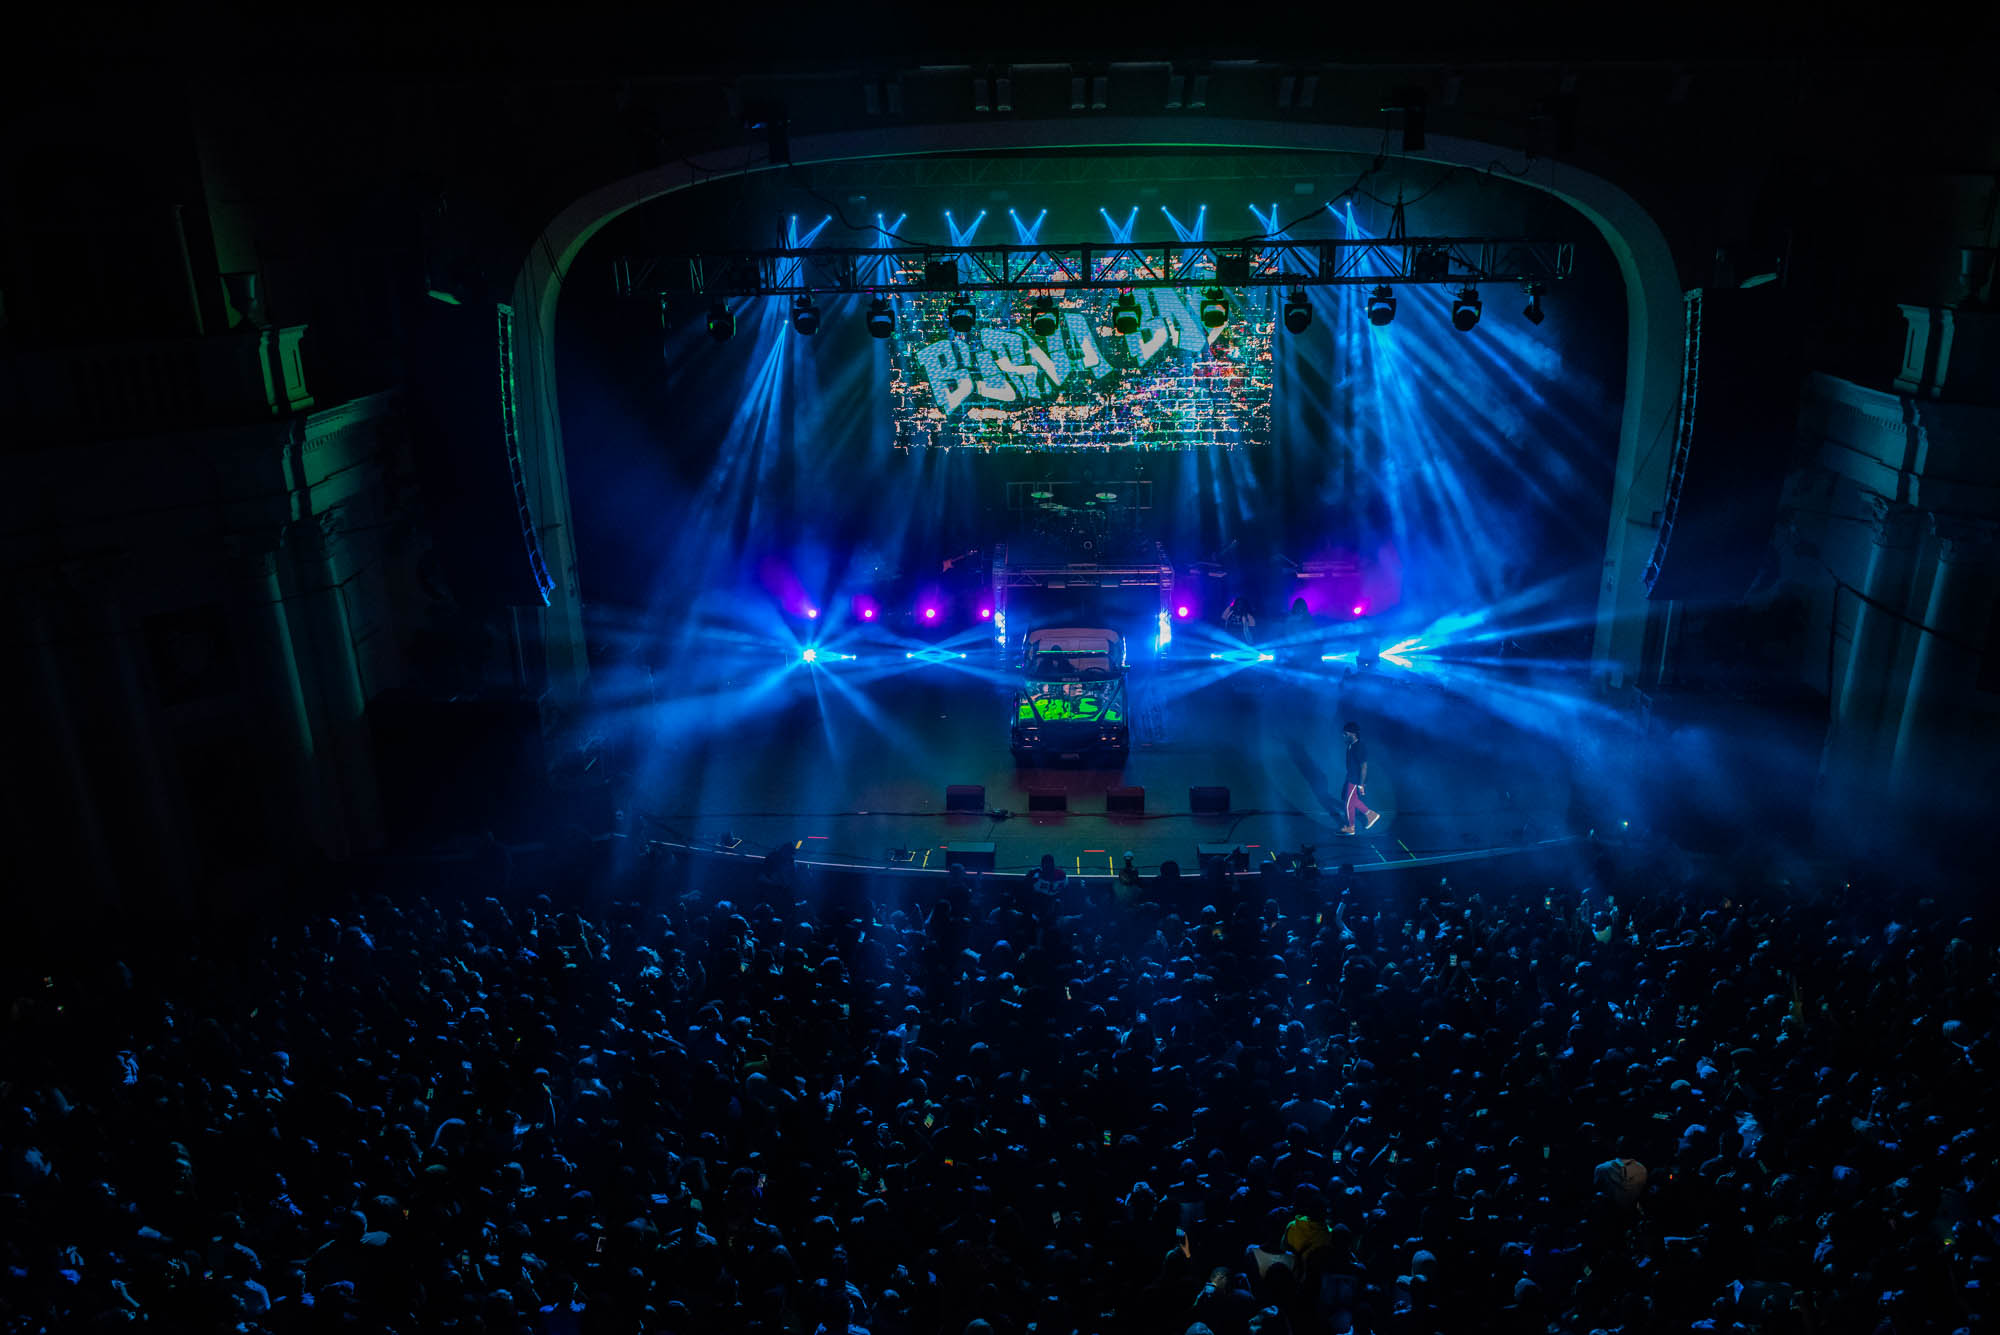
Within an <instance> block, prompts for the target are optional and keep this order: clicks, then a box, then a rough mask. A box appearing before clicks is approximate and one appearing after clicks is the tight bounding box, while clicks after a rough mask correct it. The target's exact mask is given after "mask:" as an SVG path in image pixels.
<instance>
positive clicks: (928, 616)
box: [924, 607, 937, 621]
mask: <svg viewBox="0 0 2000 1335" xmlns="http://www.w3.org/2000/svg"><path fill="white" fill-rule="evenodd" d="M924 620H926V621H935V620H937V609H936V608H935V607H926V608H925V609H924Z"/></svg>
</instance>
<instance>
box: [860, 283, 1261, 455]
mask: <svg viewBox="0 0 2000 1335" xmlns="http://www.w3.org/2000/svg"><path fill="white" fill-rule="evenodd" d="M1135 295H1136V296H1137V299H1138V304H1139V329H1138V332H1137V333H1133V334H1118V333H1116V332H1114V331H1113V329H1112V328H1111V315H1112V305H1113V302H1114V301H1115V300H1116V297H1115V294H1113V293H1111V292H1105V291H1088V292H1077V293H1070V294H1063V295H1060V296H1058V297H1057V298H1056V309H1055V316H1056V321H1057V328H1056V332H1055V333H1054V334H1053V335H1051V336H1050V337H1048V338H1039V337H1037V336H1036V335H1035V334H1034V333H1033V332H1032V331H1031V330H1030V328H1029V324H1028V322H1029V318H1030V316H1031V314H1032V311H1031V307H1030V304H1029V301H1028V299H1027V297H1026V296H1025V294H1021V293H997V292H982V293H976V294H974V295H973V296H972V297H971V303H972V306H973V308H974V310H975V311H977V313H978V319H977V320H976V321H975V323H974V324H973V327H972V331H971V332H970V333H966V334H960V333H955V332H954V331H953V330H952V328H951V326H950V325H949V324H948V323H947V322H946V313H947V311H948V310H949V309H950V308H951V306H952V305H953V304H955V298H953V297H952V296H950V295H949V294H945V293H920V294H917V295H914V296H905V297H903V298H901V299H900V300H899V301H898V303H897V309H896V331H895V336H894V338H893V340H892V342H891V349H890V359H891V364H892V367H893V373H892V375H891V383H890V393H891V397H892V398H893V400H894V405H895V427H896V444H897V445H898V446H899V447H902V448H961V449H1030V450H1046V449H1077V448H1083V449H1090V448H1109V449H1153V450H1173V449H1195V448H1199V447H1203V446H1209V445H1225V446H1239V445H1242V446H1259V445H1265V444H1268V443H1269V442H1270V439H1271V330H1272V326H1273V323H1274V319H1273V314H1272V311H1271V307H1270V305H1269V303H1268V301H1266V300H1264V299H1262V297H1261V296H1260V297H1259V298H1258V299H1255V300H1252V299H1249V298H1247V297H1246V295H1245V294H1244V293H1243V292H1241V291H1237V290H1232V291H1230V292H1229V293H1228V301H1229V319H1228V321H1227V322H1226V323H1224V324H1223V325H1222V326H1221V327H1220V328H1217V329H1209V328H1206V327H1205V326H1204V325H1203V324H1202V321H1201V294H1200V293H1199V292H1195V291H1182V290H1178V289H1173V288H1149V289H1146V290H1143V291H1140V292H1138V293H1136V294H1135Z"/></svg>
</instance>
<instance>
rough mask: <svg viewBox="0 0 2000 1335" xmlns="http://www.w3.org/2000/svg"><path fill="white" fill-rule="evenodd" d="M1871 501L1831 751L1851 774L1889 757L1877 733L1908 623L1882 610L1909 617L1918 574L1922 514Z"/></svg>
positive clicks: (1886, 741)
mask: <svg viewBox="0 0 2000 1335" xmlns="http://www.w3.org/2000/svg"><path fill="white" fill-rule="evenodd" d="M1871 503H1872V505H1873V506H1874V510H1875V535H1874V536H1875V541H1874V543H1873V545H1872V546H1871V547H1870V549H1869V552H1868V569H1867V572H1866V573H1865V574H1864V575H1863V576H1862V580H1861V592H1862V594H1863V595H1864V597H1863V598H1862V599H1859V600H1857V604H1858V605H1857V606H1856V607H1855V609H1854V638H1853V639H1852V641H1850V643H1849V644H1848V649H1847V664H1846V669H1845V671H1844V672H1843V673H1842V675H1841V683H1840V698H1839V700H1838V701H1837V702H1836V707H1835V713H1834V718H1835V724H1834V731H1835V737H1836V746H1835V751H1836V753H1837V755H1838V757H1839V759H1840V760H1841V761H1842V762H1843V763H1844V764H1846V765H1848V766H1850V767H1851V768H1853V769H1855V770H1865V769H1867V768H1868V767H1870V766H1877V765H1879V764H1880V763H1881V762H1882V761H1883V760H1885V759H1887V757H1888V753H1889V748H1890V746H1891V745H1892V744H1893V741H1894V735H1893V733H1892V734H1890V735H1889V736H1881V735H1879V732H1880V729H1881V726H1882V705H1883V698H1884V694H1885V692H1886V691H1887V689H1888V680H1889V670H1890V668H1891V666H1893V664H1894V661H1895V657H1896V645H1897V643H1898V641H1899V640H1900V639H1901V637H1902V634H1903V632H1904V631H1905V630H1906V629H1907V623H1905V622H1903V621H1900V620H1898V619H1897V617H1896V616H1895V615H1894V613H1893V612H1890V611H1886V610H1884V609H1887V608H1893V609H1894V610H1895V612H1902V613H1904V614H1905V615H1910V614H1911V613H1910V609H1909V598H1910V577H1911V576H1912V575H1913V574H1914V573H1915V570H1916V563H1917V539H1918V538H1919V537H1920V536H1921V529H1922V524H1921V522H1920V521H1921V519H1922V513H1921V512H1920V511H1919V510H1917V509H1916V507H1914V506H1910V505H1904V504H1902V503H1901V502H1897V501H1890V500H1887V499H1886V498H1883V497H1880V496H1877V497H1872V498H1871ZM1848 596H1851V595H1848Z"/></svg>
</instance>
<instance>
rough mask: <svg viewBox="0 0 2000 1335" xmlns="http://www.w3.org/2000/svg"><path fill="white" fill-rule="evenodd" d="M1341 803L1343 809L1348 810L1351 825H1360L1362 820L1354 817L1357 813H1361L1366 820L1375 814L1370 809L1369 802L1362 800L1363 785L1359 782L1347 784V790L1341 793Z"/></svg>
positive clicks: (1348, 821)
mask: <svg viewBox="0 0 2000 1335" xmlns="http://www.w3.org/2000/svg"><path fill="white" fill-rule="evenodd" d="M1340 804H1341V808H1342V810H1343V811H1345V812H1346V815H1347V824H1349V825H1356V826H1358V825H1359V824H1360V821H1357V820H1355V819H1354V817H1355V815H1356V813H1359V814H1360V815H1361V817H1362V819H1364V820H1365V819H1366V818H1368V817H1369V816H1372V815H1374V814H1375V813H1374V812H1373V811H1371V810H1370V809H1369V807H1368V804H1367V803H1366V802H1363V801H1362V800H1361V786H1360V785H1359V784H1353V783H1350V784H1348V785H1347V791H1346V792H1345V793H1343V794H1341V798H1340Z"/></svg>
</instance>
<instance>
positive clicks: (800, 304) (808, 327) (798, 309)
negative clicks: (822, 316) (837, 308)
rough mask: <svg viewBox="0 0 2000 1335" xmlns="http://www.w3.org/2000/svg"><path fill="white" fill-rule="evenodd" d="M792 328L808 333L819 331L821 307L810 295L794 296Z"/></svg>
mask: <svg viewBox="0 0 2000 1335" xmlns="http://www.w3.org/2000/svg"><path fill="white" fill-rule="evenodd" d="M792 328H794V329H796V330H798V331H799V332H800V333H801V334H807V335H811V334H816V333H818V332H819V307H818V306H817V305H816V304H814V302H813V299H812V298H811V297H810V296H805V297H793V298H792Z"/></svg>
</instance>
